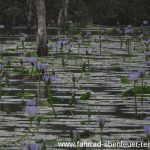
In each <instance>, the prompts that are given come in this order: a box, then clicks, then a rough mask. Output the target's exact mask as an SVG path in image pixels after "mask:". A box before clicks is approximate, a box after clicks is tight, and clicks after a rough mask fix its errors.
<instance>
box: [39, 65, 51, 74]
mask: <svg viewBox="0 0 150 150" xmlns="http://www.w3.org/2000/svg"><path fill="white" fill-rule="evenodd" d="M36 68H37V71H39V72H41V73H42V74H44V73H45V71H46V70H47V69H48V67H47V66H46V65H45V64H37V65H36Z"/></svg>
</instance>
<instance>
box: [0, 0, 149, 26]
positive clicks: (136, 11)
mask: <svg viewBox="0 0 150 150" xmlns="http://www.w3.org/2000/svg"><path fill="white" fill-rule="evenodd" d="M30 1H31V2H32V5H31V7H30V5H29V2H30ZM34 3H35V0H1V1H0V24H5V25H9V26H27V25H28V24H29V23H30V24H31V25H36V22H37V20H36V7H35V5H34ZM45 6H46V22H47V25H57V21H58V17H59V13H60V10H61V7H62V0H45ZM30 9H31V15H32V16H31V19H30V22H29V10H30ZM68 20H71V21H73V23H79V24H81V25H85V24H87V23H92V24H103V25H116V23H117V22H118V21H119V22H120V24H133V25H140V24H141V22H142V21H143V20H148V21H150V0H70V1H69V3H68Z"/></svg>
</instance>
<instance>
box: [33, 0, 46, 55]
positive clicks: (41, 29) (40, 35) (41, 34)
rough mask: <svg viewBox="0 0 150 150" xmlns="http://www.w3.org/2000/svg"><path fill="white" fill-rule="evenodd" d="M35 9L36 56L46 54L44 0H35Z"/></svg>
mask: <svg viewBox="0 0 150 150" xmlns="http://www.w3.org/2000/svg"><path fill="white" fill-rule="evenodd" d="M36 11H37V21H38V31H37V54H38V56H39V57H40V56H47V54H48V48H47V31H46V10H45V2H44V0H36Z"/></svg>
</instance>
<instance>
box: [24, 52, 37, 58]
mask: <svg viewBox="0 0 150 150" xmlns="http://www.w3.org/2000/svg"><path fill="white" fill-rule="evenodd" d="M26 57H37V53H36V51H31V52H28V53H27V54H26Z"/></svg>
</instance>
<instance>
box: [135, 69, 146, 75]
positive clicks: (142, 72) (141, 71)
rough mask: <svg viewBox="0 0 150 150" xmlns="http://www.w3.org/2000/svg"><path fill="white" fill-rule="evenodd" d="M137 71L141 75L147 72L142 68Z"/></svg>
mask: <svg viewBox="0 0 150 150" xmlns="http://www.w3.org/2000/svg"><path fill="white" fill-rule="evenodd" d="M137 73H139V75H140V76H142V75H144V74H145V69H140V70H138V71H137Z"/></svg>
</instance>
